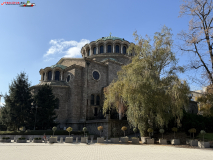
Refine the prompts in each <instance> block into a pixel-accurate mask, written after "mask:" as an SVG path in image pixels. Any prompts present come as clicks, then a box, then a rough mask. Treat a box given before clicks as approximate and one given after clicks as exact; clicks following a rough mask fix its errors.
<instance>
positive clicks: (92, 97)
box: [91, 94, 95, 105]
mask: <svg viewBox="0 0 213 160" xmlns="http://www.w3.org/2000/svg"><path fill="white" fill-rule="evenodd" d="M94 98H95V97H94V95H93V94H92V95H91V105H94Z"/></svg>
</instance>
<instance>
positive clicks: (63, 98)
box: [52, 86, 70, 128]
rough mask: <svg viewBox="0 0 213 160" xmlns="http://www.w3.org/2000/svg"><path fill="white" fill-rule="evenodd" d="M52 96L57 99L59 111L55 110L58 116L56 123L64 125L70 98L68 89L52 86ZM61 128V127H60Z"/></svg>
mask: <svg viewBox="0 0 213 160" xmlns="http://www.w3.org/2000/svg"><path fill="white" fill-rule="evenodd" d="M52 90H53V94H54V95H55V97H57V98H58V99H59V109H56V114H57V115H58V117H57V121H58V122H60V123H62V124H64V123H66V120H67V118H68V117H67V116H68V114H67V111H68V104H69V103H68V102H69V97H70V89H69V87H61V86H52ZM60 127H61V128H63V126H60Z"/></svg>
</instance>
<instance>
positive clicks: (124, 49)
mask: <svg viewBox="0 0 213 160" xmlns="http://www.w3.org/2000/svg"><path fill="white" fill-rule="evenodd" d="M123 54H126V46H123Z"/></svg>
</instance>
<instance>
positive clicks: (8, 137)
mask: <svg viewBox="0 0 213 160" xmlns="http://www.w3.org/2000/svg"><path fill="white" fill-rule="evenodd" d="M2 139H10V137H3V138H2Z"/></svg>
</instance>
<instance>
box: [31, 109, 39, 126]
mask: <svg viewBox="0 0 213 160" xmlns="http://www.w3.org/2000/svg"><path fill="white" fill-rule="evenodd" d="M31 108H32V109H33V108H36V114H37V108H38V106H35V107H33V106H32V107H31ZM36 114H35V123H34V130H35V125H36Z"/></svg>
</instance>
